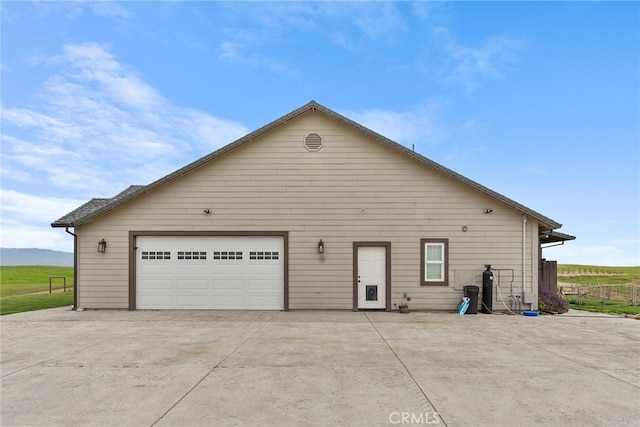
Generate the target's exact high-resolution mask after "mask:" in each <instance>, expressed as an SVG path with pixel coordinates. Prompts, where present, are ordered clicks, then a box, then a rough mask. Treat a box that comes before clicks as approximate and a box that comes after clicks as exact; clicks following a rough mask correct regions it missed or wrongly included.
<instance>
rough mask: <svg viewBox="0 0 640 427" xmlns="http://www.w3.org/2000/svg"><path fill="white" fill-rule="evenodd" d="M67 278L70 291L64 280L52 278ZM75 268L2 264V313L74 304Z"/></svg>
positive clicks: (0, 290)
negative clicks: (64, 289)
mask: <svg viewBox="0 0 640 427" xmlns="http://www.w3.org/2000/svg"><path fill="white" fill-rule="evenodd" d="M54 276H55V277H66V279H67V292H60V291H61V290H62V289H63V281H62V279H54V280H53V281H52V283H51V285H52V286H51V288H52V290H54V292H53V293H51V294H49V293H48V292H49V277H54ZM73 283H74V281H73V267H51V266H40V265H37V266H2V267H0V315H4V314H11V313H20V312H23V311H32V310H42V309H44V308H53V307H62V306H65V305H72V304H73Z"/></svg>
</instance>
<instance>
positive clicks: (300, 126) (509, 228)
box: [76, 112, 537, 310]
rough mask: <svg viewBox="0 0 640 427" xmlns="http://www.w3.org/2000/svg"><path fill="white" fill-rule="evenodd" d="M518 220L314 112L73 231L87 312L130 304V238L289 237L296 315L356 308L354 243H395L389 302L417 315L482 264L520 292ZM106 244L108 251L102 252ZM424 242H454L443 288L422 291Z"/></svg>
mask: <svg viewBox="0 0 640 427" xmlns="http://www.w3.org/2000/svg"><path fill="white" fill-rule="evenodd" d="M311 132H317V133H319V134H320V135H322V137H323V139H324V146H323V148H322V149H321V150H320V151H319V152H308V151H307V150H306V149H305V148H304V146H303V141H304V137H305V136H306V135H307V134H309V133H311ZM205 208H208V209H211V210H212V213H211V214H210V215H206V214H204V213H203V212H202V211H203V209H205ZM485 208H491V209H493V213H491V214H483V213H482V212H483V210H484V209H485ZM521 221H522V215H521V213H519V212H518V211H516V210H514V209H513V208H511V207H509V206H506V205H504V204H501V203H499V202H497V201H495V200H493V199H492V198H490V197H488V196H486V195H484V194H481V193H478V192H477V191H476V190H473V189H471V188H468V187H466V186H463V185H462V184H461V183H459V182H458V181H455V180H453V179H451V178H450V177H447V176H445V175H443V174H441V173H438V172H435V171H433V170H429V169H427V168H426V167H425V166H424V165H423V164H421V163H419V162H418V161H416V160H413V159H411V158H409V157H407V156H405V155H404V154H401V153H398V152H396V151H394V150H392V149H390V148H388V147H386V146H383V145H381V144H380V143H378V142H376V141H374V140H371V139H369V138H368V137H366V136H364V135H362V134H360V133H358V132H356V131H354V130H353V129H351V128H349V127H346V126H344V125H341V124H338V123H337V122H335V121H333V120H332V119H329V118H327V117H326V116H324V115H323V114H322V113H319V112H308V113H305V114H303V115H301V116H299V117H298V118H296V119H294V120H291V121H290V122H287V123H286V124H284V125H282V126H280V127H278V128H276V129H274V130H272V131H270V132H268V133H267V134H265V135H263V136H261V137H260V138H257V139H256V140H254V141H251V142H249V143H247V144H245V145H243V146H241V147H239V148H237V149H235V150H234V151H232V152H229V153H227V154H226V155H224V156H222V157H221V158H219V159H217V160H214V161H212V162H210V163H208V164H206V165H203V166H201V167H199V168H198V169H196V170H194V171H192V172H190V173H188V174H186V175H184V176H182V177H180V178H177V179H175V180H174V181H172V182H169V183H167V184H165V185H163V186H162V187H160V188H157V189H155V190H154V191H152V192H150V193H148V194H145V195H143V196H140V197H139V198H138V199H136V200H134V201H132V202H130V203H128V204H126V205H123V206H121V207H120V208H118V209H117V210H115V211H112V212H111V213H109V214H107V215H104V216H103V217H101V218H98V219H96V220H95V221H94V222H92V223H89V224H85V225H83V226H81V227H78V230H76V232H77V233H78V235H79V241H80V254H79V258H80V269H79V279H80V283H81V284H80V293H79V297H80V305H82V306H85V307H87V308H101V307H104V308H107V307H108V308H127V306H128V292H129V283H128V278H129V254H128V251H129V240H128V239H129V234H128V233H129V231H131V230H136V231H141V230H153V231H161V230H166V231H288V232H289V248H288V249H289V305H290V308H291V309H317V308H324V309H351V308H352V299H353V295H352V294H353V267H352V266H353V242H354V241H388V242H391V253H392V271H391V276H392V301H393V303H397V302H399V301H400V299H401V296H402V293H404V292H406V293H408V294H409V295H410V296H411V297H412V302H411V305H412V308H413V309H439V310H454V309H455V307H456V306H457V304H458V302H459V300H460V297H461V296H462V292H461V289H462V286H464V285H466V284H470V283H467V282H468V281H469V279H468V278H469V275H470V273H469V272H475V276H473V277H474V280H477V277H480V276H478V275H481V273H482V270H483V265H484V264H486V263H490V264H492V265H493V266H494V267H495V268H511V269H514V271H515V282H514V286H515V287H516V288H517V290H518V294H519V293H520V289H521V288H522V283H521V282H522V265H521V264H522V254H521V252H522V222H521ZM462 226H466V227H467V229H468V230H467V232H463V231H462ZM527 231H528V235H527V241H528V245H527V282H528V283H527V286H528V289H533V288H534V287H533V286H532V283H537V240H536V239H537V224H534V223H533V221H531V220H530V221H529V223H528V224H527ZM101 238H105V239H106V240H107V242H108V247H107V252H106V253H104V254H99V253H97V242H98V241H99V240H100V239H101ZM421 238H448V239H449V255H450V259H449V278H450V285H449V286H448V287H421V286H420V265H419V264H420V239H421ZM319 239H322V240H323V241H324V242H325V248H326V253H325V254H324V255H322V256H321V255H319V254H318V253H317V242H318V240H319ZM534 240H535V241H534ZM532 266H533V267H534V268H533V269H532ZM457 272H460V274H457ZM458 276H459V277H460V279H457V277H458ZM458 280H459V281H460V282H458ZM463 282H464V283H463ZM476 284H478V285H480V283H476ZM535 288H537V286H536V287H535ZM496 303H497V301H496V302H494V307H496Z"/></svg>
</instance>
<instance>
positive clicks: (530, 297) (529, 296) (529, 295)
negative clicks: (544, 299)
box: [523, 292, 536, 304]
mask: <svg viewBox="0 0 640 427" xmlns="http://www.w3.org/2000/svg"><path fill="white" fill-rule="evenodd" d="M535 299H536V294H534V293H533V292H525V293H524V301H523V302H524V303H525V304H533V303H534V302H535Z"/></svg>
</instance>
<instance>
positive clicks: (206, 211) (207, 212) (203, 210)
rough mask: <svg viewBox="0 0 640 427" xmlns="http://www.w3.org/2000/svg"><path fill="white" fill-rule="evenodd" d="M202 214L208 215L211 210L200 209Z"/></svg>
mask: <svg viewBox="0 0 640 427" xmlns="http://www.w3.org/2000/svg"><path fill="white" fill-rule="evenodd" d="M202 212H204V213H206V214H210V213H211V209H209V208H207V209H202Z"/></svg>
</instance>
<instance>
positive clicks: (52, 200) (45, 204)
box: [0, 189, 86, 251]
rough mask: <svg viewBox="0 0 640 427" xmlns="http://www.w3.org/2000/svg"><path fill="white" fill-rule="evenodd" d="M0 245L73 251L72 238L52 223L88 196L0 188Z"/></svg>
mask: <svg viewBox="0 0 640 427" xmlns="http://www.w3.org/2000/svg"><path fill="white" fill-rule="evenodd" d="M0 200H1V201H2V203H1V204H0V229H1V230H2V232H1V237H0V246H1V247H4V248H49V249H56V250H64V251H73V239H71V238H69V236H68V235H67V234H65V233H63V232H61V231H60V230H54V229H52V228H51V227H50V224H51V223H52V222H53V221H55V220H56V219H58V218H60V217H62V216H63V215H65V214H66V213H68V212H70V211H72V210H73V209H75V208H77V207H78V206H79V205H80V204H82V203H84V202H85V201H86V200H74V199H63V198H58V197H46V196H36V195H33V194H26V193H21V192H18V191H14V190H7V189H0Z"/></svg>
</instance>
